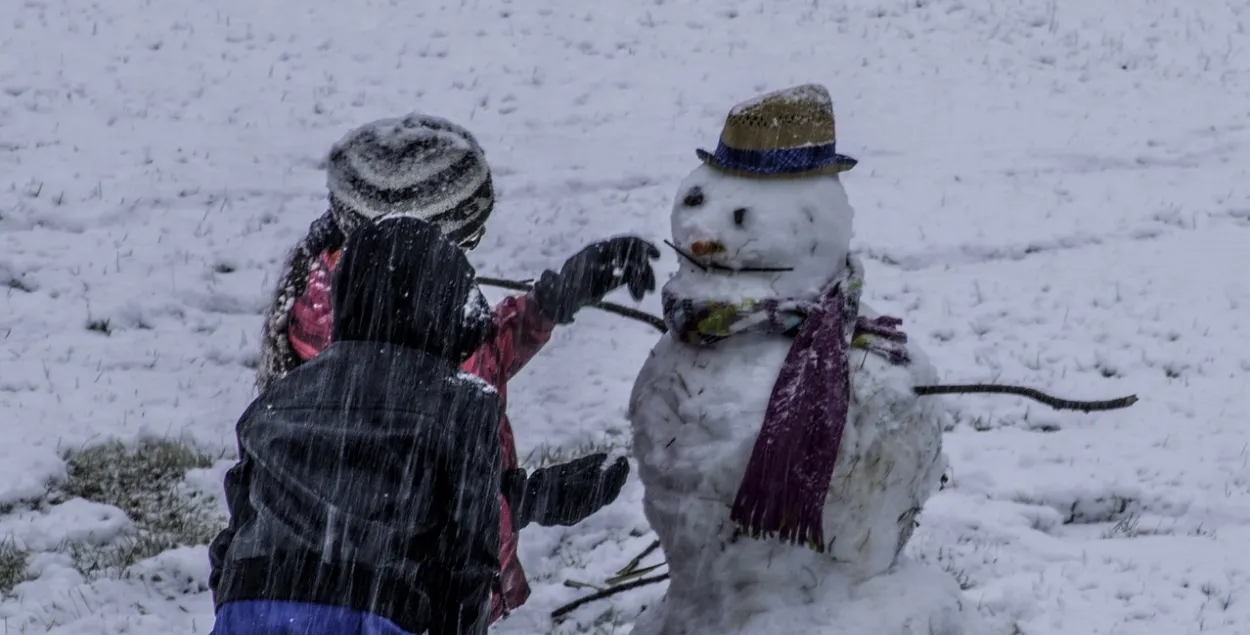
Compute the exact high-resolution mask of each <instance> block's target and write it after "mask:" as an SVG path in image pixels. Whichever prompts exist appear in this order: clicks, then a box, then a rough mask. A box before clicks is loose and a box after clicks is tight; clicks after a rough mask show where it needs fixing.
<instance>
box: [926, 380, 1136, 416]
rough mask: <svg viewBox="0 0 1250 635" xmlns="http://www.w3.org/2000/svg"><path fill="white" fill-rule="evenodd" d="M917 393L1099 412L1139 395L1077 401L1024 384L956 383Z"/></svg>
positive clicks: (1124, 404)
mask: <svg viewBox="0 0 1250 635" xmlns="http://www.w3.org/2000/svg"><path fill="white" fill-rule="evenodd" d="M915 391H916V394H917V395H921V396H923V395H959V394H976V393H981V394H991V395H1017V396H1020V397H1028V398H1029V399H1032V400H1034V401H1039V402H1041V403H1044V404H1046V405H1048V406H1050V407H1051V408H1054V409H1055V410H1080V411H1082V412H1099V411H1103V410H1117V409H1120V408H1127V407H1129V406H1131V405H1133V404H1135V403H1137V395H1129V396H1127V397H1120V398H1118V399H1106V400H1103V401H1075V400H1072V399H1060V398H1058V397H1052V396H1050V395H1048V394H1046V393H1044V392H1042V391H1040V390H1037V389H1035V388H1026V387H1024V386H1008V385H1004V384H956V385H949V386H943V385H937V386H916V387H915Z"/></svg>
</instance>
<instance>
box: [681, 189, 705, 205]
mask: <svg viewBox="0 0 1250 635" xmlns="http://www.w3.org/2000/svg"><path fill="white" fill-rule="evenodd" d="M681 204H682V205H685V206H686V207H698V206H700V205H702V204H703V190H702V189H700V188H697V187H692V188H690V189H689V190H688V191H686V198H683V199H681Z"/></svg>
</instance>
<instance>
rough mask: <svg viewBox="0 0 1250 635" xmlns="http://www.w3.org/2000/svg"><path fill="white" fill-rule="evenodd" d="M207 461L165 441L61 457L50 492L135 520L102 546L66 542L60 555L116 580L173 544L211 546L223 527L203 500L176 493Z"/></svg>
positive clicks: (87, 573)
mask: <svg viewBox="0 0 1250 635" xmlns="http://www.w3.org/2000/svg"><path fill="white" fill-rule="evenodd" d="M213 458H214V457H211V456H209V455H207V454H204V453H201V452H198V451H196V450H194V449H192V448H190V447H188V446H186V445H184V444H182V443H178V442H177V441H172V440H168V439H154V440H146V441H143V442H141V443H139V444H138V445H135V446H127V445H125V444H123V443H120V442H117V441H114V442H110V443H106V444H102V445H97V446H93V447H89V448H85V449H82V450H78V451H72V452H68V453H67V454H66V457H65V460H66V462H67V464H68V466H67V474H68V476H67V478H66V480H65V482H64V483H63V484H62V485H61V486H60V487H59V488H58V489H57V490H56V491H55V492H53V495H54V497H56V498H61V499H71V498H85V499H87V500H90V501H93V502H96V503H101V504H104V505H112V506H114V507H117V508H118V509H121V510H122V511H123V512H125V513H126V515H127V516H128V517H130V519H131V521H133V522H134V525H135V530H134V532H132V533H131V534H130V535H127V536H124V537H122V538H120V539H119V540H116V541H113V542H111V543H109V544H106V545H95V544H86V543H77V542H76V543H70V544H66V545H64V546H63V550H64V551H65V552H66V553H68V554H69V555H70V556H71V558H73V560H74V564H75V566H76V567H77V568H78V570H79V572H80V573H82V574H83V576H84V577H86V578H88V579H98V578H101V577H120V576H122V575H124V574H125V572H126V570H127V569H129V568H130V567H131V566H133V565H134V564H135V563H137V562H139V561H141V560H145V559H147V558H150V557H152V556H155V555H157V554H159V553H162V552H164V551H167V550H169V549H173V548H175V547H179V546H184V545H187V546H190V545H202V544H207V543H208V542H210V541H211V540H212V538H213V536H215V535H216V534H217V532H218V531H220V529H221V527H222V523H221V520H220V519H219V518H218V517H217V514H216V512H215V510H214V508H213V506H212V505H211V504H210V502H209V501H208V500H205V499H204V498H203V497H200V496H196V495H195V494H194V493H189V492H185V491H183V488H182V482H183V480H184V478H185V477H186V474H187V471H189V470H192V469H196V468H207V467H209V466H211V465H212V464H213Z"/></svg>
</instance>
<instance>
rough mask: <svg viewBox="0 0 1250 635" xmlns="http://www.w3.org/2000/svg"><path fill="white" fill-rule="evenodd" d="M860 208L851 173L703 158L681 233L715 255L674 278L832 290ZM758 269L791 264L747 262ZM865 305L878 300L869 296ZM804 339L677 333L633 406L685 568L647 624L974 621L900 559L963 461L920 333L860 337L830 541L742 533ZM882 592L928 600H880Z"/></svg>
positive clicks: (690, 292)
mask: <svg viewBox="0 0 1250 635" xmlns="http://www.w3.org/2000/svg"><path fill="white" fill-rule="evenodd" d="M853 214H854V213H853V210H852V209H851V207H850V204H849V202H848V201H847V197H846V193H845V191H844V190H843V188H842V186H841V183H840V182H839V181H838V179H837V177H836V176H832V175H824V176H819V177H812V178H804V179H788V180H761V179H745V178H738V177H735V176H730V175H727V174H725V173H723V172H720V171H717V170H715V169H713V168H709V167H707V166H703V167H700V168H698V169H696V170H695V171H694V172H692V173H691V174H690V175H689V176H688V177H687V178H686V179H685V180H684V181H683V183H682V185H681V188H680V191H679V193H678V197H677V200H676V202H675V204H674V207H673V213H672V232H673V240H674V243H675V244H676V245H677V246H678V247H679V248H682V249H685V250H688V252H693V253H699V254H703V256H700V258H701V261H702V262H701V265H696V264H694V263H691V262H685V261H683V263H682V265H681V268H680V270H679V271H678V272H677V273H676V274H674V276H673V277H672V278H671V279H670V280H669V281H668V282H667V283H666V285H665V290H666V291H672V292H675V293H679V294H680V295H681V296H682V297H686V298H697V299H700V300H720V301H730V302H736V301H741V300H743V299H762V298H779V297H780V298H802V299H813V300H814V299H816V298H817V297H819V295H820V294H821V293H822V291H823V290H824V289H825V288H826V287H827V286H828V285H829V283H830V282H831V281H834V280H837V279H838V277H839V276H841V275H843V274H844V273H845V271H844V270H845V267H846V265H845V264H844V263H846V262H847V258H848V252H849V248H850V239H851V236H852V221H853ZM709 265H711V266H718V267H723V268H725V269H732V270H737V271H738V272H726V271H725V269H721V270H717V269H713V268H708V269H705V267H708V266H709ZM751 268H787V269H788V270H787V271H779V272H764V273H757V272H744V271H741V270H743V269H751ZM860 315H864V316H869V317H871V316H872V315H873V313H872V311H871V309H869V308H868V307H866V306H863V305H861V306H860ZM792 342H793V340H792V339H790V338H787V337H785V336H779V335H766V334H741V335H735V336H732V337H730V338H728V339H725V340H722V341H719V342H717V343H715V344H713V345H710V346H693V345H690V344H687V343H684V342H682V341H680V340H679V339H678V338H676V337H675V336H674V334H672V333H670V334H666V335H665V336H663V337H662V338H661V340H660V341H659V343H658V344H657V345H656V346H655V348H654V349H653V350H652V353H651V355H650V357H649V359H648V360H647V362H646V363H645V364H644V366H643V368H642V370H641V371H640V373H639V375H638V378H637V380H636V382H635V384H634V388H633V391H632V394H631V397H630V407H629V416H630V420H631V423H632V426H633V434H634V453H635V457H636V459H637V461H638V474H639V477H640V478H641V480H642V482H643V485H644V488H645V494H644V499H643V500H644V510H645V513H646V515H647V519H648V521H649V522H650V524H651V526H652V528H653V529H654V531H655V532H656V534H657V536H658V537H659V539H660V542H661V545H662V547H663V549H664V553H665V557H666V560H667V563H668V568H669V574H670V578H669V587H668V590H667V594H666V597H665V600H664V602H663V603H662V604H661V605H658V606H656V607H653V608H652V609H651V610H650V611H648V613H646V614H644V616H643V617H642V618H640V622H639V624H638V626H637V627H636V629H635V632H636V633H637V634H638V635H703V634H707V635H711V634H713V633H716V634H720V633H738V634H742V635H747V634H756V633H758V634H759V635H773V634H775V633H781V632H804V633H823V632H829V633H839V634H841V635H858V634H859V633H864V634H865V635H866V634H867V633H874V634H875V635H877V634H885V635H904V634H908V633H913V632H914V633H916V634H917V635H920V634H922V633H925V634H927V633H930V632H933V633H942V634H946V635H957V634H962V633H965V632H967V631H966V630H963V629H962V627H960V626H959V625H960V619H961V616H962V609H961V605H960V603H959V597H960V590H959V589H958V586H957V584H956V583H955V582H954V580H952V579H950V577H949V576H947V575H946V574H945V573H944V572H941V571H938V572H937V573H938V574H940V575H937V576H934V575H932V573H931V572H929V573H925V571H926V569H925V567H924V565H920V564H917V563H908V562H904V561H903V560H902V559H901V557H900V553H901V551H902V549H903V547H904V546H905V544H906V543H907V540H908V539H909V538H910V536H911V534H912V531H913V530H914V528H915V526H916V516H917V514H918V513H919V511H920V509H921V507H922V506H923V504H924V502H925V500H926V499H927V498H928V497H929V496H930V495H931V494H932V493H933V492H935V491H936V489H937V486H938V482H939V479H940V478H941V475H942V472H943V470H944V468H945V459H944V456H943V454H942V444H941V433H942V432H941V421H940V419H941V416H942V413H943V406H942V401H941V399H940V398H935V397H924V398H918V397H917V396H916V395H915V393H914V391H913V388H914V386H916V385H922V384H932V383H936V372H935V370H934V368H933V366H932V365H931V364H930V363H929V361H928V359H927V358H926V357H925V355H924V353H923V351H921V350H920V349H919V348H917V347H915V346H914V345H909V347H908V349H909V350H908V352H909V353H910V357H911V361H910V363H909V364H906V365H896V364H892V363H891V362H890V361H889V360H887V359H885V358H884V357H881V356H878V355H876V354H874V353H870V352H868V351H864V350H860V349H856V348H852V349H851V353H850V356H849V365H850V369H851V399H850V402H851V403H850V408H849V412H848V417H847V423H846V427H845V429H844V431H843V436H842V442H841V446H840V449H839V452H838V456H837V459H836V463H835V467H834V473H833V477H832V481H831V484H830V488H829V492H828V496H827V498H826V502H825V506H824V509H823V514H822V518H823V529H824V539H825V542H826V544H827V546H828V549H827V550H826V552H825V553H819V552H817V551H814V550H812V549H810V548H808V547H805V546H800V545H792V544H786V543H782V542H780V541H776V540H767V539H764V540H756V539H751V538H748V537H745V536H741V535H737V533H736V531H735V530H736V529H737V527H736V525H735V523H733V522H732V521H731V520H730V511H731V508H732V506H733V503H734V500H735V496H736V494H737V491H738V488H739V485H740V483H741V481H742V478H743V475H744V473H745V471H746V468H747V464H748V461H749V459H750V457H751V453H752V450H753V448H754V445H755V442H756V439H757V437H758V436H759V433H760V429H761V426H762V424H763V421H764V415H765V411H766V410H767V407H768V404H769V400H770V396H771V394H772V388H773V385H774V383H775V382H776V380H777V376H778V374H779V372H780V370H781V367H782V364H783V362H784V361H785V359H786V357H787V355H788V353H789V350H790V346H791V344H792ZM917 572H919V573H917ZM874 579H875V580H876V581H875V582H871V585H875V586H871V585H870V583H869V581H871V580H874ZM866 585H867V586H866ZM922 586H923V588H921V587H922ZM913 587H915V588H913ZM866 589H867V590H868V591H871V592H872V593H877V592H886V593H888V594H892V595H893V597H894V598H896V599H897V598H898V597H899V596H898V594H900V593H901V594H906V595H907V596H909V602H911V598H914V600H915V602H913V603H912V605H911V608H910V609H909V610H908V611H899V610H898V607H897V606H896V607H893V608H894V612H893V613H892V614H890V615H874V614H873V611H872V610H871V607H872V606H874V603H873V602H871V601H865V600H863V599H862V598H863V595H864V593H866V592H868V591H866ZM857 597H858V598H860V599H856V598H857ZM926 598H927V599H926ZM857 606H858V607H859V609H858V610H857V609H856V608H855V607H857ZM860 622H863V624H864V626H863V627H862V628H861V627H860V626H856V625H857V624H859V623H860ZM943 625H947V626H943ZM922 626H923V628H921V627H922ZM931 628H937V629H938V630H932V631H931V630H930V629H931ZM826 629H828V630H826ZM848 629H849V630H848ZM864 629H866V630H864ZM909 629H910V630H909Z"/></svg>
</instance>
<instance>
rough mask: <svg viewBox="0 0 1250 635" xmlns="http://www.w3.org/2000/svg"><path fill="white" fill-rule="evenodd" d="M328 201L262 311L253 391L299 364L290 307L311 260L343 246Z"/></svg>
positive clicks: (332, 205)
mask: <svg viewBox="0 0 1250 635" xmlns="http://www.w3.org/2000/svg"><path fill="white" fill-rule="evenodd" d="M337 206H338V203H337V202H336V201H335V200H334V199H331V200H330V208H329V209H328V210H326V212H325V214H322V215H321V217H320V218H318V219H317V220H315V221H313V222H312V224H311V225H309V227H308V233H307V234H306V235H305V236H304V238H303V240H301V241H300V242H299V244H297V245H295V248H294V249H292V250H291V252H290V254H288V255H287V259H286V263H285V265H284V266H283V268H282V275H281V277H280V278H279V279H278V285H277V288H276V289H275V290H274V295H273V300H272V301H271V302H270V303H269V309H268V310H266V311H265V326H264V333H263V334H262V335H261V351H260V363H259V365H258V366H257V369H256V388H257V389H258V390H259V392H261V393H263V392H265V391H266V390H268V388H269V386H270V385H272V384H273V382H274V381H276V380H278V379H279V378H281V377H282V376H283V375H285V374H287V373H289V372H291V370H293V369H294V368H295V367H296V366H299V365H300V361H301V360H300V358H299V356H298V355H296V354H295V351H294V350H293V349H292V348H291V340H290V338H289V336H288V329H289V327H290V314H291V306H292V305H293V304H294V302H295V300H296V298H298V297H300V296H301V295H303V294H304V291H305V290H306V287H307V284H308V272H309V271H310V270H311V268H312V264H313V261H314V260H315V259H316V258H317V257H318V256H320V255H321V254H322V253H323V252H325V251H334V250H336V249H339V248H340V247H342V246H343V241H344V240H345V234H344V232H343V229H342V228H341V227H340V225H339V220H338V218H339V217H341V216H342V211H341V210H336V209H335V207H337Z"/></svg>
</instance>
